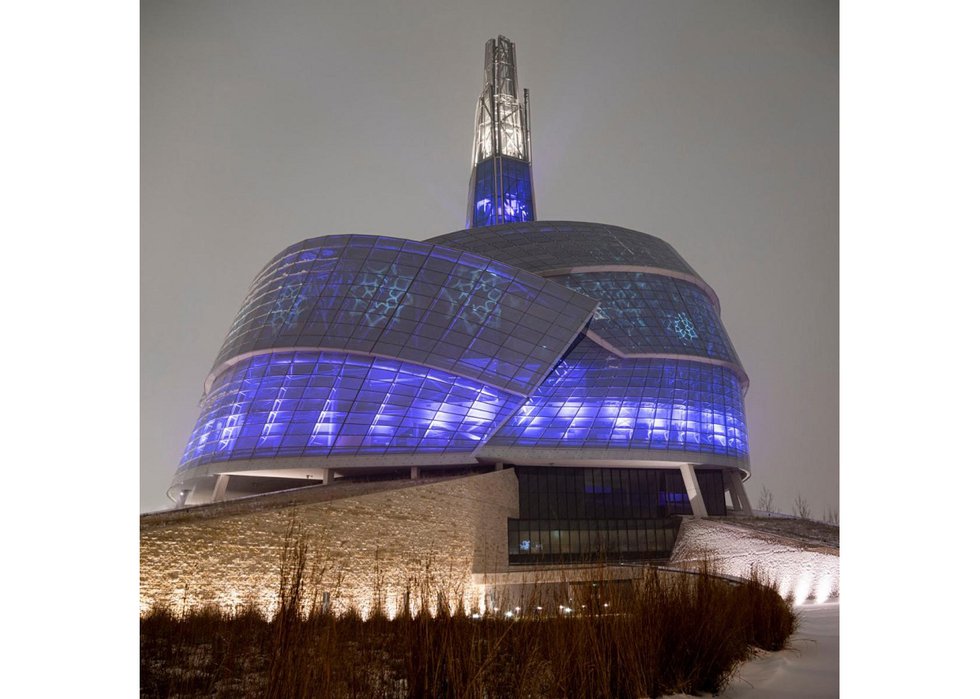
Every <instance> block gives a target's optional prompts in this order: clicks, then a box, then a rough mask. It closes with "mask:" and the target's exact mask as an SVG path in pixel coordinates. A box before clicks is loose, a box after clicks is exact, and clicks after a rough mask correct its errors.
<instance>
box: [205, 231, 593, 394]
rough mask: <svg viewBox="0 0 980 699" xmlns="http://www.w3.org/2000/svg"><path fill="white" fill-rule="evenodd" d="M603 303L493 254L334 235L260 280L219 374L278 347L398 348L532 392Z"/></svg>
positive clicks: (288, 253)
mask: <svg viewBox="0 0 980 699" xmlns="http://www.w3.org/2000/svg"><path fill="white" fill-rule="evenodd" d="M595 306H596V302H595V301H594V300H593V299H590V298H588V297H586V296H582V295H580V294H577V293H574V292H572V291H569V290H567V289H565V288H563V287H562V286H561V285H559V284H555V283H553V282H549V281H548V280H546V279H543V278H541V277H539V276H537V275H534V274H531V273H529V272H524V271H523V270H519V269H516V268H514V267H511V266H509V265H506V264H503V263H500V262H497V261H495V260H492V259H489V258H486V257H483V256H479V255H474V254H472V253H467V252H461V251H459V250H453V249H450V248H446V247H443V246H436V245H432V244H430V243H423V242H418V241H411V240H402V239H398V238H385V237H379V236H326V237H323V238H314V239H311V240H307V241H304V242H302V243H299V244H298V245H294V246H292V247H290V248H287V249H286V250H284V251H283V252H282V253H280V254H279V255H277V256H276V257H275V258H273V260H272V261H271V262H270V263H269V264H268V265H267V266H266V267H265V269H263V271H262V272H261V273H260V274H259V275H258V277H256V279H255V281H254V282H253V283H252V286H251V288H250V290H249V292H248V295H247V296H246V298H245V302H244V303H243V304H242V308H241V310H240V311H239V312H238V315H237V317H236V318H235V321H234V322H233V323H232V326H231V330H229V332H228V336H227V338H226V339H225V342H224V344H223V345H222V347H221V351H220V352H219V353H218V359H217V361H216V362H215V366H214V369H213V371H214V372H219V371H221V369H222V368H223V367H224V366H225V365H226V363H228V362H230V361H234V360H235V358H236V357H241V356H243V355H248V354H254V353H256V352H259V351H267V350H272V349H297V348H303V349H334V350H345V351H348V352H364V353H368V354H371V355H380V356H387V357H394V358H398V359H401V360H405V361H410V362H415V363H417V364H422V365H426V366H432V367H436V368H438V369H442V370H444V371H447V372H450V373H456V374H459V375H462V376H468V377H470V378H472V379H474V380H475V381H479V382H483V383H487V384H491V385H494V386H498V387H500V388H502V389H506V390H511V391H516V392H518V393H520V394H523V395H526V394H527V393H528V392H529V391H530V389H532V388H533V387H535V386H537V385H538V384H539V383H540V382H541V380H542V379H544V377H545V376H547V374H548V373H549V372H550V371H551V368H552V366H554V363H555V361H556V360H557V359H558V357H560V356H561V354H562V352H564V351H565V350H566V349H567V348H568V346H569V344H570V343H571V341H572V340H573V339H574V337H575V335H576V333H577V332H578V330H579V329H580V328H581V327H582V326H583V325H584V324H585V323H586V322H587V321H588V319H589V317H590V315H591V313H592V312H593V310H594V309H595Z"/></svg>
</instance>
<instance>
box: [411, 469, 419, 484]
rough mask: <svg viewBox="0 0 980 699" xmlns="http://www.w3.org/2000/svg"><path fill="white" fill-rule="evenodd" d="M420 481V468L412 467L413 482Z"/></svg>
mask: <svg viewBox="0 0 980 699" xmlns="http://www.w3.org/2000/svg"><path fill="white" fill-rule="evenodd" d="M418 479H419V467H418V466H412V480H413V481H417V480H418Z"/></svg>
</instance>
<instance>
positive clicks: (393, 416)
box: [181, 352, 524, 469]
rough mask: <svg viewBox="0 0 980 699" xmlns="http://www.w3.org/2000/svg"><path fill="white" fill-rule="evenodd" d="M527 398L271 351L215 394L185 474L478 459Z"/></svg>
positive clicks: (398, 369)
mask: <svg viewBox="0 0 980 699" xmlns="http://www.w3.org/2000/svg"><path fill="white" fill-rule="evenodd" d="M523 400H524V399H523V398H522V397H520V396H517V395H514V394H512V393H508V392H506V391H503V390H501V389H498V388H495V387H493V386H489V385H486V384H481V383H477V382H475V381H472V380H470V379H467V378H464V377H460V376H456V375H453V374H449V373H447V372H444V371H440V370H438V369H430V368H425V367H421V366H418V365H414V364H409V363H406V362H399V361H395V360H390V359H384V358H380V357H369V356H362V355H351V354H344V353H337V352H284V353H275V354H262V355H259V356H257V357H252V358H251V359H248V360H246V361H243V362H241V363H239V364H236V365H235V366H234V367H233V368H232V369H231V370H229V371H226V372H224V373H223V374H222V375H221V376H220V377H219V379H218V380H217V381H216V382H215V384H214V385H213V386H212V387H211V391H210V392H209V393H208V396H207V399H206V401H205V404H204V405H203V406H202V411H201V418H200V419H199V420H198V422H197V426H196V427H195V429H194V432H193V434H192V435H191V438H190V441H189V442H188V444H187V450H186V452H185V454H184V458H183V460H182V463H181V468H182V469H188V468H193V467H197V466H201V465H204V464H208V463H212V462H219V461H234V460H248V459H256V458H276V457H283V456H316V455H322V456H328V455H331V454H415V453H446V452H454V451H455V452H461V453H462V454H463V455H464V458H465V456H466V455H468V454H469V453H471V452H472V451H473V449H474V447H475V446H476V445H479V444H480V443H481V442H482V441H483V440H484V439H486V437H487V436H488V435H489V434H490V433H491V432H492V431H493V430H494V428H495V427H496V426H497V425H498V424H499V423H500V422H501V421H502V420H503V419H504V418H505V417H506V416H508V415H510V414H511V413H512V412H513V411H514V410H515V409H516V408H517V407H518V406H519V405H520V404H521V403H522V402H523Z"/></svg>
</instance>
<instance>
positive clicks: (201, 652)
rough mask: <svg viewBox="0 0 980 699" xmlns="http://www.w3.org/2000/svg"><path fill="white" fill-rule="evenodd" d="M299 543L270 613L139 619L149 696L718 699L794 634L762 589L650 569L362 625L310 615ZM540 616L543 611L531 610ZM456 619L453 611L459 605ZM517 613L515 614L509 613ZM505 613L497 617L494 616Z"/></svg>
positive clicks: (313, 571) (309, 576)
mask: <svg viewBox="0 0 980 699" xmlns="http://www.w3.org/2000/svg"><path fill="white" fill-rule="evenodd" d="M320 574H322V569H320V570H318V568H317V565H316V562H315V561H311V560H310V556H309V551H308V549H307V547H306V544H305V542H304V541H303V540H302V539H301V538H298V537H291V540H290V541H288V542H287V544H286V545H285V547H284V550H283V566H282V570H281V581H282V583H281V586H280V599H279V610H278V612H277V614H276V615H275V617H274V618H273V619H272V620H271V621H266V620H265V619H264V618H263V617H262V616H261V615H260V614H258V613H257V612H256V611H255V610H254V609H249V608H246V609H243V610H240V611H239V612H238V613H235V614H226V613H222V612H219V611H217V610H205V611H203V612H195V613H190V614H186V615H184V616H182V617H178V616H176V615H174V614H173V613H171V612H168V611H165V610H154V611H152V612H151V613H150V614H148V615H147V616H146V617H144V618H143V619H142V620H141V622H140V646H141V660H140V664H141V695H142V696H144V697H181V696H183V697H204V696H207V697H277V698H278V697H281V698H284V699H285V698H289V697H297V698H300V697H304V698H305V697H343V698H344V699H347V698H353V697H413V698H414V697H473V698H476V697H480V698H483V697H518V696H519V697H554V696H561V697H590V698H592V697H643V696H649V697H654V696H659V695H662V694H669V693H675V692H686V693H690V694H693V693H698V692H717V691H718V690H720V689H721V688H722V687H723V686H724V685H725V684H726V683H727V681H728V680H729V678H730V677H731V675H732V673H733V672H734V670H735V668H736V667H737V665H738V664H739V663H740V662H742V661H743V660H745V659H747V658H748V657H750V656H751V654H752V653H753V648H761V649H766V650H776V649H779V648H781V647H783V645H784V644H785V643H786V640H787V639H788V638H789V636H790V634H792V632H793V631H794V629H795V627H796V623H797V620H796V617H795V615H794V613H793V612H792V609H791V607H790V606H789V605H787V604H786V603H785V602H784V601H783V600H782V599H781V598H780V597H779V595H778V594H777V593H776V592H775V590H773V589H772V587H771V586H769V585H766V584H765V583H764V582H762V581H760V580H758V579H755V580H751V581H748V582H746V583H743V584H732V583H731V582H729V581H727V580H724V579H722V578H719V577H717V576H713V575H711V574H710V571H709V570H708V568H707V565H705V567H704V569H703V570H701V571H700V572H699V573H697V574H690V575H685V574H676V573H665V572H659V571H657V570H656V569H650V571H649V572H648V574H647V575H646V576H645V577H644V578H643V579H642V580H638V581H633V582H631V583H613V582H611V581H608V580H603V579H601V578H602V577H603V576H602V575H599V576H598V577H599V578H600V579H599V580H597V581H596V582H594V583H593V584H590V585H584V586H579V587H577V588H575V587H569V586H562V585H557V586H556V585H552V586H547V585H539V586H534V587H533V589H532V590H531V592H530V593H529V595H526V596H525V597H524V598H523V599H522V600H521V602H523V604H518V605H515V606H520V607H521V609H522V611H521V612H520V613H518V614H515V615H514V616H512V617H509V618H508V617H506V616H504V615H503V614H502V613H499V614H489V615H486V616H484V617H482V618H479V619H473V618H470V617H467V616H465V615H464V614H463V613H462V612H461V611H457V613H455V614H453V613H450V611H449V605H448V604H445V600H446V596H445V595H442V596H440V599H441V601H442V603H441V604H440V605H439V608H438V610H437V612H436V614H435V615H429V614H420V615H418V616H416V617H414V618H412V617H411V616H409V615H408V614H407V613H405V611H404V610H403V611H402V613H400V614H399V615H398V616H397V617H396V618H394V619H388V618H387V617H386V616H384V615H383V614H382V613H381V611H380V609H376V610H375V612H374V613H372V614H371V615H370V616H369V618H368V619H366V620H363V619H361V617H360V616H358V615H356V614H353V613H348V614H345V615H342V616H336V615H332V614H326V613H322V611H321V610H317V609H316V606H315V603H316V593H317V591H318V585H319V580H318V575H320ZM539 607H540V608H541V609H540V611H539V610H538V608H539ZM455 608H456V609H457V610H461V609H462V605H461V604H459V605H456V607H455ZM511 609H513V607H511ZM501 612H503V610H501Z"/></svg>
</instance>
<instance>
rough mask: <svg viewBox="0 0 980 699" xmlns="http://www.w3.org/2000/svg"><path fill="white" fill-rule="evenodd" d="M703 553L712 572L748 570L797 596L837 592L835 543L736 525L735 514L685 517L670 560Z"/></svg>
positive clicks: (680, 562) (743, 574)
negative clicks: (729, 516)
mask: <svg viewBox="0 0 980 699" xmlns="http://www.w3.org/2000/svg"><path fill="white" fill-rule="evenodd" d="M705 557H707V558H709V559H710V560H711V561H712V562H713V564H714V566H715V570H716V572H718V573H721V574H723V575H731V576H735V577H740V578H749V577H751V575H752V574H753V571H755V572H757V573H759V574H760V575H761V576H762V577H764V578H765V579H767V580H769V581H771V582H772V583H773V584H775V586H776V588H777V589H778V590H779V593H780V594H781V595H782V596H783V597H786V598H788V597H789V596H790V595H792V596H793V598H794V599H796V600H797V602H802V601H804V600H807V599H809V600H812V601H814V602H817V603H820V602H825V601H827V600H828V599H836V598H838V597H839V595H840V556H839V549H837V548H836V547H833V546H826V545H815V544H814V543H812V539H811V540H810V541H804V540H801V539H798V538H795V537H790V536H787V535H785V534H784V533H775V532H772V531H762V530H760V529H759V528H758V527H755V526H742V525H741V524H740V523H739V521H738V520H735V519H730V520H727V521H724V522H722V521H718V520H709V519H685V520H684V522H683V523H682V525H681V530H680V533H679V535H678V539H677V544H676V546H675V547H674V553H673V555H672V556H671V561H670V563H671V565H672V566H678V567H688V568H690V567H697V565H698V563H699V562H700V561H702V560H704V558H705Z"/></svg>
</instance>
